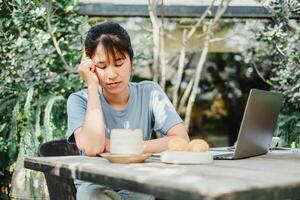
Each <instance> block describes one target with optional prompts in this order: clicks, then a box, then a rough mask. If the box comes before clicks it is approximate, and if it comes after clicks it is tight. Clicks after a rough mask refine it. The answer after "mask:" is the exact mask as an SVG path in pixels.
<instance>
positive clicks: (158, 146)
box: [143, 136, 177, 153]
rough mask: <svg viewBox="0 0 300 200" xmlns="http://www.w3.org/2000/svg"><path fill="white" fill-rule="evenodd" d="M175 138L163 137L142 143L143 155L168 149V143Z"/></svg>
mask: <svg viewBox="0 0 300 200" xmlns="http://www.w3.org/2000/svg"><path fill="white" fill-rule="evenodd" d="M174 137H177V136H165V137H162V138H158V139H153V140H146V141H144V142H143V152H144V153H160V152H162V151H166V150H167V149H168V141H169V140H170V139H172V138H174Z"/></svg>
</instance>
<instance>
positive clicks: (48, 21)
mask: <svg viewBox="0 0 300 200" xmlns="http://www.w3.org/2000/svg"><path fill="white" fill-rule="evenodd" d="M51 17H52V15H51V13H50V12H48V13H47V15H46V18H45V20H46V22H47V27H48V30H49V33H50V35H51V38H52V41H53V44H54V47H55V49H56V52H57V54H58V55H59V57H60V59H61V61H62V62H63V64H64V65H63V67H64V69H65V70H66V71H68V72H70V73H73V72H74V69H72V68H71V67H70V66H69V65H68V64H67V62H66V60H65V58H64V56H63V54H62V52H61V50H60V48H59V44H58V42H57V40H56V38H55V36H54V31H53V28H52V26H51Z"/></svg>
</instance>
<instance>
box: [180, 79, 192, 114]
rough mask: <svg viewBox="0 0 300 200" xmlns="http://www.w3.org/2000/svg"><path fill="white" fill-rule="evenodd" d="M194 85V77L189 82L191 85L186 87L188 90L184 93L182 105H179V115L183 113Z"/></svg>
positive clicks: (181, 100)
mask: <svg viewBox="0 0 300 200" xmlns="http://www.w3.org/2000/svg"><path fill="white" fill-rule="evenodd" d="M193 83H194V77H193V78H192V79H191V80H190V81H189V84H188V86H187V87H186V89H185V91H184V93H183V95H182V97H181V99H180V103H179V106H178V110H177V112H178V113H181V112H182V109H183V106H184V104H185V102H186V100H187V98H188V97H189V95H190V93H191V90H192V86H193Z"/></svg>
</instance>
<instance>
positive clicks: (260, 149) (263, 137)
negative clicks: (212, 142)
mask: <svg viewBox="0 0 300 200" xmlns="http://www.w3.org/2000/svg"><path fill="white" fill-rule="evenodd" d="M282 101H283V95H282V94H280V93H276V92H270V91H264V90H259V89H251V90H250V94H249V97H248V101H247V104H246V108H245V111H244V115H243V119H242V122H241V125H240V130H239V134H238V139H237V141H236V145H235V147H221V148H211V149H210V150H209V151H210V152H211V153H212V155H213V157H214V159H226V160H227V159H229V160H232V159H241V158H248V157H252V156H258V155H263V154H266V153H267V152H268V150H269V148H270V144H271V141H272V137H273V132H274V130H275V128H276V124H277V117H278V115H279V112H280V108H281V105H282Z"/></svg>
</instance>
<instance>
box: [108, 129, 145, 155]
mask: <svg viewBox="0 0 300 200" xmlns="http://www.w3.org/2000/svg"><path fill="white" fill-rule="evenodd" d="M110 153H111V154H130V155H136V154H142V153H143V131H142V129H112V130H111V134H110Z"/></svg>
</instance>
